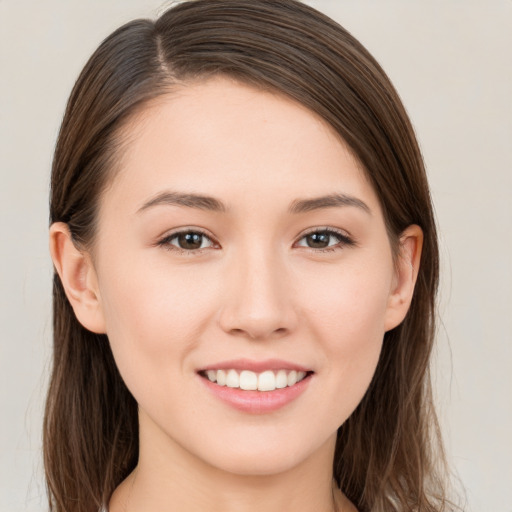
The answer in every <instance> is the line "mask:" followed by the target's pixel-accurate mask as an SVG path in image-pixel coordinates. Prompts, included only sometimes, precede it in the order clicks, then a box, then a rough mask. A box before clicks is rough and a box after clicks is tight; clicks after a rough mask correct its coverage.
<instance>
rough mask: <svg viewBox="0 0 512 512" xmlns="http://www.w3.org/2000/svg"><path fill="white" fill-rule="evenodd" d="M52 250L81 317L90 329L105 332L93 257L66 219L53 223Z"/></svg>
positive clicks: (66, 290) (61, 276) (53, 257)
mask: <svg viewBox="0 0 512 512" xmlns="http://www.w3.org/2000/svg"><path fill="white" fill-rule="evenodd" d="M50 253H51V256H52V260H53V264H54V265H55V269H56V270H57V273H58V274H59V277H60V280H61V282H62V286H63V287H64V291H65V292H66V296H67V298H68V300H69V302H70V304H71V307H72V308H73V311H74V312H75V315H76V317H77V319H78V321H79V322H80V323H81V324H82V325H83V326H84V327H85V328H86V329H88V330H89V331H92V332H95V333H98V334H103V333H105V319H104V317H103V310H102V307H101V299H100V294H99V290H98V280H97V277H96V271H95V269H94V267H93V264H92V260H91V257H90V255H89V254H88V253H87V252H85V251H82V250H80V249H78V248H77V247H76V245H75V244H74V242H73V240H72V238H71V233H70V232H69V227H68V225H67V224H65V223H64V222H55V223H53V224H52V225H51V227H50Z"/></svg>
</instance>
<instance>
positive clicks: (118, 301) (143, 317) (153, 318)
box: [100, 261, 214, 382]
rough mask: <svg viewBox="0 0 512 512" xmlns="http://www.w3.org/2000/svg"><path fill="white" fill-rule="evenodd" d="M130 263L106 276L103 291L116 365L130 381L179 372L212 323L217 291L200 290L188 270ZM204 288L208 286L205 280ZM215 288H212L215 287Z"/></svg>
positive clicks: (104, 308)
mask: <svg viewBox="0 0 512 512" xmlns="http://www.w3.org/2000/svg"><path fill="white" fill-rule="evenodd" d="M142 263H143V262H142V261H141V262H140V264H137V262H136V261H131V262H129V264H128V263H125V264H122V265H117V266H116V267H115V268H110V269H106V271H105V272H104V275H105V276H108V279H106V280H104V281H103V282H102V286H101V289H100V292H101V298H102V306H103V311H104V314H105V320H106V326H107V335H108V337H109V340H110V343H111V346H112V351H113V353H114V357H115V359H116V363H117V365H118V367H119V370H120V372H121V374H122V375H123V377H124V378H125V379H126V380H127V381H128V380H130V378H131V377H130V375H131V374H133V375H132V377H133V378H135V377H136V374H138V375H139V376H140V374H141V373H142V372H146V373H147V374H148V378H147V379H146V381H148V382H149V381H150V380H151V376H152V375H153V376H156V375H157V374H159V373H160V374H161V372H164V373H169V372H176V371H180V370H181V369H182V368H180V366H181V365H182V363H183V360H184V358H185V357H186V355H187V353H189V352H190V351H192V350H193V349H194V347H195V346H196V344H197V340H198V339H199V333H200V332H201V330H202V328H203V327H202V326H203V324H204V322H205V321H207V319H208V318H209V316H208V312H209V311H210V310H211V303H212V300H213V298H212V294H213V293H214V287H213V286H209V287H205V286H204V285H202V286H201V290H198V289H197V286H198V285H199V284H200V282H198V279H197V276H196V277H194V276H193V275H188V274H189V272H190V271H187V270H184V269H178V270H176V269H170V268H169V267H168V266H167V267H159V266H158V265H156V266H152V267H151V269H150V270H148V264H147V261H146V262H144V264H142ZM203 282H204V280H203ZM212 284H213V283H212Z"/></svg>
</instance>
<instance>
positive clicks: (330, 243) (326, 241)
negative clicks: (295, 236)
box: [297, 229, 354, 250]
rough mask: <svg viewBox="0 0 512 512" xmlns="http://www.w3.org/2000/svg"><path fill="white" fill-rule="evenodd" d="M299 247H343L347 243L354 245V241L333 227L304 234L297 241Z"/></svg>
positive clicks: (330, 248) (331, 248) (332, 248)
mask: <svg viewBox="0 0 512 512" xmlns="http://www.w3.org/2000/svg"><path fill="white" fill-rule="evenodd" d="M297 245H298V246H299V247H308V248H310V249H328V250H334V249H341V248H342V247H343V246H346V245H354V241H353V240H352V239H351V238H349V237H348V236H347V235H345V234H343V233H339V232H338V231H335V230H333V229H321V230H318V231H312V232H310V233H308V234H307V235H304V236H303V237H302V238H301V239H300V240H299V242H298V243H297Z"/></svg>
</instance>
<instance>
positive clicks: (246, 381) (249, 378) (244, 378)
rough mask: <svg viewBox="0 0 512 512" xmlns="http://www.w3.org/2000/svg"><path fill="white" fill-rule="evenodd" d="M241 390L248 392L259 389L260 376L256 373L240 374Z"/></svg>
mask: <svg viewBox="0 0 512 512" xmlns="http://www.w3.org/2000/svg"><path fill="white" fill-rule="evenodd" d="M240 389H245V390H248V391H249V390H255V389H258V376H257V375H256V374H255V373H254V372H250V371H248V370H244V371H243V372H242V373H240Z"/></svg>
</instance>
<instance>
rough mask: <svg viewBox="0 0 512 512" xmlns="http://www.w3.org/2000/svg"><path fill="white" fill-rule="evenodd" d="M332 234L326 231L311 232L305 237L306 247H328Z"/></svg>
mask: <svg viewBox="0 0 512 512" xmlns="http://www.w3.org/2000/svg"><path fill="white" fill-rule="evenodd" d="M331 237H332V235H331V234H330V233H329V232H327V231H319V232H317V233H311V234H310V235H307V236H306V237H305V239H306V243H307V245H308V247H311V248H313V249H323V248H325V247H329V242H330V240H331Z"/></svg>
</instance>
